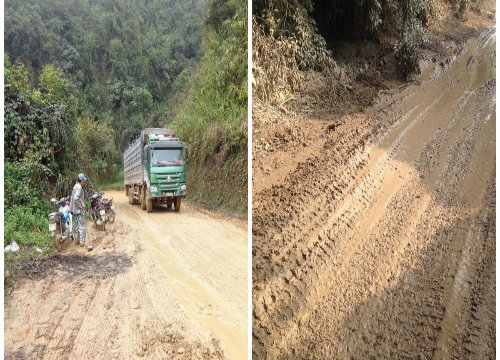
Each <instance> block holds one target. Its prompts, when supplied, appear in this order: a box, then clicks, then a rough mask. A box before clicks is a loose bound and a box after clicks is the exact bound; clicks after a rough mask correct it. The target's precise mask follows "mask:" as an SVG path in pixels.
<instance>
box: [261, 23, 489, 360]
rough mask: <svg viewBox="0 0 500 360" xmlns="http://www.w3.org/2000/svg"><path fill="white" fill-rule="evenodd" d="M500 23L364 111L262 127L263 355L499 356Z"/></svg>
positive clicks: (343, 356) (320, 356) (311, 356)
mask: <svg viewBox="0 0 500 360" xmlns="http://www.w3.org/2000/svg"><path fill="white" fill-rule="evenodd" d="M493 33H494V32H492V31H486V32H484V33H483V35H482V36H480V37H479V40H476V41H473V42H470V43H469V46H468V47H465V48H464V51H463V52H462V53H461V54H460V56H458V57H456V58H454V59H452V60H451V61H449V62H448V64H447V65H446V67H447V68H446V69H445V70H443V65H442V64H439V63H436V64H433V65H432V66H430V67H429V68H427V69H426V70H425V71H424V73H423V78H422V82H421V83H420V84H419V85H418V86H408V87H406V88H402V89H399V90H398V91H392V92H390V91H386V92H384V93H383V94H382V95H381V96H380V97H379V98H378V99H377V101H376V102H375V105H374V106H372V107H371V108H370V109H368V110H367V111H366V112H365V113H364V114H355V115H352V116H345V117H343V118H342V119H340V120H336V122H335V123H333V124H332V122H320V121H316V120H311V119H305V118H304V119H300V120H299V121H298V122H297V123H295V124H294V125H295V126H299V127H300V131H299V132H300V135H301V137H300V138H296V139H293V136H291V137H290V139H289V140H287V141H282V142H280V141H279V139H280V136H279V134H283V133H290V131H289V129H288V128H287V126H286V125H281V127H280V125H279V123H278V122H275V123H274V124H272V126H270V127H269V128H271V130H269V128H267V129H266V128H265V126H261V127H259V126H257V130H258V131H259V134H260V135H259V136H262V140H261V141H260V142H257V143H256V146H260V145H261V144H264V143H266V139H265V138H264V137H265V136H268V137H269V138H271V139H273V138H274V139H275V140H274V143H273V144H274V145H275V146H274V148H273V149H271V150H272V151H269V147H268V148H267V149H266V148H259V149H257V151H256V152H255V149H254V152H255V155H254V167H256V168H255V170H256V171H255V172H254V178H255V174H257V175H258V174H260V173H261V172H262V171H266V166H267V167H270V166H272V167H274V169H272V168H271V169H270V168H267V171H268V172H269V173H270V174H272V173H273V171H281V179H274V183H273V184H274V185H272V186H267V187H266V186H257V188H259V189H261V190H260V191H259V192H258V193H257V194H254V197H253V204H254V207H253V224H252V225H253V227H252V231H253V245H252V255H253V263H252V266H253V268H252V272H253V288H252V294H253V311H252V317H253V344H252V349H253V357H254V358H255V359H268V358H270V359H288V358H296V359H314V358H331V359H339V358H354V359H362V358H380V359H390V358H392V359H396V358H423V359H432V358H435V359H443V358H444V359H446V358H450V359H451V358H453V359H455V358H471V357H472V358H494V356H495V262H496V259H495V249H496V245H495V206H496V204H495V128H496V124H495V118H496V116H495V93H496V86H495V79H494V70H493V68H494V64H495V60H494V44H495V41H494V37H492V34H493ZM290 123H294V122H293V121H291V122H290ZM276 134H278V135H276ZM282 138H283V137H281V139H282ZM311 138H314V139H315V143H316V144H315V145H308V143H307V142H306V143H304V141H303V140H301V139H311ZM268 143H272V141H269V142H268ZM278 145H279V146H278ZM313 146H314V149H313ZM297 148H301V149H302V151H301V152H300V151H297ZM287 153H288V154H292V153H293V154H294V155H293V157H294V158H295V159H296V162H295V165H294V166H289V167H288V168H287V166H286V164H290V159H289V158H287V156H288V157H289V155H287ZM304 154H307V155H306V156H304ZM263 164H266V165H263ZM258 178H259V177H257V179H258ZM260 179H261V180H260V181H261V182H264V183H265V182H266V181H269V179H270V178H269V177H262V178H260ZM254 181H256V180H254ZM257 181H258V180H257Z"/></svg>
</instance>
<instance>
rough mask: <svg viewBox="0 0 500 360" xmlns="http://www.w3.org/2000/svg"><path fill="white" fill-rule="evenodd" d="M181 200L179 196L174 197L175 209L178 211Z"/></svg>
mask: <svg viewBox="0 0 500 360" xmlns="http://www.w3.org/2000/svg"><path fill="white" fill-rule="evenodd" d="M181 200H182V198H180V197H176V198H175V201H174V207H175V211H179V210H180V209H181Z"/></svg>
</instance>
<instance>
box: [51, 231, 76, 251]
mask: <svg viewBox="0 0 500 360" xmlns="http://www.w3.org/2000/svg"><path fill="white" fill-rule="evenodd" d="M72 244H73V237H72V236H70V237H69V239H66V240H65V239H64V237H63V236H62V235H61V234H60V233H59V229H57V232H56V234H55V235H54V246H55V248H56V249H57V251H59V252H61V253H62V252H66V251H68V250H69V248H70V247H71V245H72Z"/></svg>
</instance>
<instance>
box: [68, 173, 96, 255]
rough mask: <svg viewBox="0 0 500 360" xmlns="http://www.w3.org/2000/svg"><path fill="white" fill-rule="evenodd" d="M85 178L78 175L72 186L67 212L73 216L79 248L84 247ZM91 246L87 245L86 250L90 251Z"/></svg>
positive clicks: (82, 175)
mask: <svg viewBox="0 0 500 360" xmlns="http://www.w3.org/2000/svg"><path fill="white" fill-rule="evenodd" d="M86 180H87V178H86V177H85V175H84V174H79V175H78V179H77V181H76V183H75V186H73V192H72V193H71V202H70V205H69V211H70V212H71V213H73V215H75V219H76V228H75V236H76V237H77V238H78V239H79V240H80V246H84V245H85V242H86V241H85V232H86V226H85V192H84V191H83V184H85V181H86ZM92 249H93V246H92V245H90V244H87V250H89V251H90V250H92Z"/></svg>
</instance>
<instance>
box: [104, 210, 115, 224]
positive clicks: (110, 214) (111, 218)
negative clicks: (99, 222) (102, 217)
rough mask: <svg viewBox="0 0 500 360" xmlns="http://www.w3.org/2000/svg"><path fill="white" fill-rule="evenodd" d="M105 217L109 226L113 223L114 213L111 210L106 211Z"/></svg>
mask: <svg viewBox="0 0 500 360" xmlns="http://www.w3.org/2000/svg"><path fill="white" fill-rule="evenodd" d="M106 216H107V218H108V222H109V223H110V224H112V223H114V222H115V212H114V211H113V210H111V209H108V210H106Z"/></svg>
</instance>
